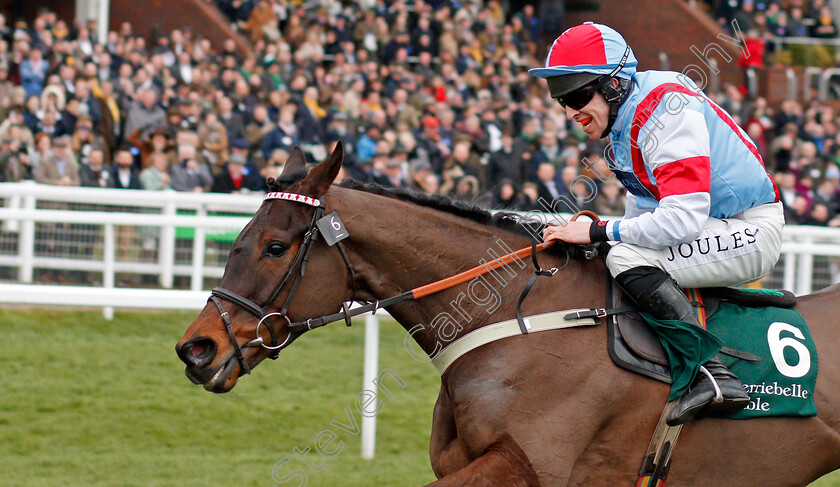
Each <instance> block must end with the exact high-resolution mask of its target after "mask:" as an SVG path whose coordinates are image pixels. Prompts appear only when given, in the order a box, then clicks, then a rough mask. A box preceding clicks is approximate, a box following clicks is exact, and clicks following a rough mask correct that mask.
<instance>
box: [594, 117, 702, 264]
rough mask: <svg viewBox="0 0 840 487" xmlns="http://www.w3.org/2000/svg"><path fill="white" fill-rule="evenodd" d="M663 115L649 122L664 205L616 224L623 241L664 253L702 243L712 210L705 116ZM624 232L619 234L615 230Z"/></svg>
mask: <svg viewBox="0 0 840 487" xmlns="http://www.w3.org/2000/svg"><path fill="white" fill-rule="evenodd" d="M662 112H663V113H662V114H661V115H660V116H659V117H658V118H657V121H658V122H661V123H657V124H655V123H654V122H652V121H650V122H649V125H650V127H649V131H648V132H647V134H648V136H649V137H650V136H653V137H655V139H653V140H649V141H648V143H647V146H645V145H642V147H644V148H645V149H647V150H648V152H646V153H645V152H643V158H644V163H645V166H646V167H647V168H649V169H650V171H651V173H652V174H653V176H654V178H655V181H656V187H657V190H658V193H659V206H658V207H657V208H656V209H655V210H654V211H652V212H650V213H643V214H640V215H638V216H634V217H631V218H625V219H622V220H620V221H617V222H614V223H613V224H612V225H611V227H612V228H613V233H614V234H615V235H616V236H618V237H620V240H621V241H622V242H628V243H633V244H637V245H641V246H644V247H651V248H664V247H670V246H672V245H677V244H680V243H684V242H689V241H691V240H694V239H695V238H697V236H698V235H700V232H701V231H702V230H703V226H704V225H705V224H706V221H707V220H708V219H709V211H710V209H711V196H710V194H709V190H710V186H711V160H710V157H709V154H710V146H709V131H708V129H707V127H706V123H705V120H704V118H703V115H702V114H701V113H700V112H698V111H695V110H692V109H690V108H683V109H682V110H680V111H679V112H677V113H674V114H670V113H668V112H665V111H662ZM616 226H617V227H618V229H617V230H616V229H615V227H616Z"/></svg>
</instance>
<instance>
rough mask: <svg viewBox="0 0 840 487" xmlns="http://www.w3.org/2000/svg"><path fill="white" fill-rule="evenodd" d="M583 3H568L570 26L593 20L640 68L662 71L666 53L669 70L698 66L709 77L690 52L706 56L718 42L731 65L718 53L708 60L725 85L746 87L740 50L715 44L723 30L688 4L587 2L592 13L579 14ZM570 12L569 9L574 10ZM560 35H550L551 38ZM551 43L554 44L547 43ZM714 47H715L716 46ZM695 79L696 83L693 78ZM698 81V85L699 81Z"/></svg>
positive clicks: (647, 0) (650, 0)
mask: <svg viewBox="0 0 840 487" xmlns="http://www.w3.org/2000/svg"><path fill="white" fill-rule="evenodd" d="M576 3H577V4H580V2H574V1H567V9H568V11H567V13H566V21H565V22H566V27H571V26H573V25H577V24H580V23H582V22H584V21H587V20H591V21H593V22H598V23H602V24H606V25H608V26H610V27H612V28H614V29H616V30H617V31H619V32H620V33H621V34H622V35H623V36H624V38H625V39H626V40H627V42H628V43H629V44H630V47H632V48H633V52H634V53H635V54H636V58H637V59H638V60H639V69H640V70H648V69H661V67H660V60H659V54H660V52H665V53H667V54H668V58H669V62H670V69H671V70H673V71H683V69H684V68H685V67H686V66H689V65H692V64H693V65H696V66H698V67H700V68H702V69H703V70H704V72H705V73H706V75H707V76H708V73H709V68H708V67H707V66H706V65H705V64H704V63H703V62H701V61H700V58H699V57H698V56H697V55H696V54H694V53H693V52H692V51H691V47H692V46H695V47H696V48H697V49H698V50H699V51H701V52H702V51H704V50H705V49H706V48H707V46H711V43H715V44H717V45H718V46H720V48H721V49H722V50H723V51H725V52H726V54H727V55H728V56H730V58H731V61H730V62H727V61H726V60H725V59H724V58H723V57H721V56H720V55H719V54H715V53H712V51H711V50H709V51H707V52H708V56H709V57H710V58H716V60H717V63H718V68H719V69H720V71H721V74H720V79H721V81H722V82H734V83H738V84H741V83H743V74H742V72H741V69H740V68H738V66H737V65H736V62H737V60H738V58H740V56H741V50H740V49H739V48H737V47H736V46H734V45H731V44H728V43H726V42H724V41H722V40H719V39H716V36H717V35H718V33H722V32H724V31H723V29H722V28H721V27H720V26H718V25H717V24H715V22H714V21H712V20H711V19H710V18H708V17H707V16H706V15H705V14H704V13H703V12H698V11H696V10H695V9H693V8H691V7H689V6H688V5H686V3H685V1H684V0H633V1H623V0H601V1H600V2H597V1H589V2H586V3H587V4H588V6H589V7H590V9H592V10H589V11H585V12H580V11H576V10H575V8H574V7H575V4H576ZM570 7H571V8H570ZM559 34H560V31H558V32H557V33H554V34H551V36H550V37H551V38H552V39H553V38H554V37H556V36H557V35H559ZM549 42H550V41H549ZM712 47H713V46H712ZM692 78H695V76H694V75H692ZM697 78H699V76H697V77H696V78H695V80H696V81H698V82H700V81H701V80H699V79H697Z"/></svg>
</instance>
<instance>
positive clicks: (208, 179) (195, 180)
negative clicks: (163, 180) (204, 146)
mask: <svg viewBox="0 0 840 487" xmlns="http://www.w3.org/2000/svg"><path fill="white" fill-rule="evenodd" d="M178 160H179V161H180V162H179V163H178V164H177V165H175V166H174V167H173V168H172V170H171V173H170V174H171V176H172V189H174V190H175V191H192V192H194V193H202V192H205V191H207V190H209V189H210V185H211V184H213V176H212V175H211V174H210V168H209V167H208V166H207V164H206V163H199V162H198V160H197V158H196V153H195V146H192V145H187V144H184V145H180V146H179V147H178Z"/></svg>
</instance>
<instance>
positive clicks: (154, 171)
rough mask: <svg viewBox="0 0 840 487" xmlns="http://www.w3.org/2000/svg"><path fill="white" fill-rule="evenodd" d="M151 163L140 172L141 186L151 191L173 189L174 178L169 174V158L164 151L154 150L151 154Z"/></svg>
mask: <svg viewBox="0 0 840 487" xmlns="http://www.w3.org/2000/svg"><path fill="white" fill-rule="evenodd" d="M149 162H150V165H149V167H147V168H146V169H143V171H141V172H140V187H141V188H143V189H146V190H151V191H161V190H164V189H172V184H171V183H172V178H171V177H170V176H169V158H168V157H167V156H166V154H164V153H163V152H153V153H152V154H150V155H149Z"/></svg>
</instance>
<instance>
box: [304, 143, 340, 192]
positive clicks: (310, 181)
mask: <svg viewBox="0 0 840 487" xmlns="http://www.w3.org/2000/svg"><path fill="white" fill-rule="evenodd" d="M342 162H344V145H342V143H341V141H338V143H337V144H336V145H335V149H333V151H332V154H330V156H329V157H327V158H326V160H324V161H323V162H322V163H320V164H318V165H317V166H315V167H314V168H312V170H311V171H309V174H308V175H307V176H306V178H304V180H303V181H301V187H302V188H303V189H304V193H305V194H310V195H313V196H315V197H316V198H320V197H321V196H323V195H324V193H326V192H327V190H328V189H330V185H331V184H332V182H333V181H334V180H335V177H336V176H337V175H338V171H339V169H341V163H342Z"/></svg>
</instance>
